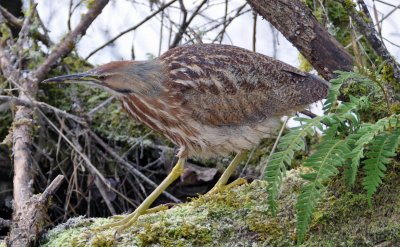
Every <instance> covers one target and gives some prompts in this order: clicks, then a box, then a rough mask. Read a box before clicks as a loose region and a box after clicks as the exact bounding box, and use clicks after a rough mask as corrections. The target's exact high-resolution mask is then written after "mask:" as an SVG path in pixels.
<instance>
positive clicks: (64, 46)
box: [34, 0, 109, 81]
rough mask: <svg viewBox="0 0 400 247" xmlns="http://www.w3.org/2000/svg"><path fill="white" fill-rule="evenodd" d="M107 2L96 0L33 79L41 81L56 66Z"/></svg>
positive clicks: (107, 0) (105, 0) (106, 0)
mask: <svg viewBox="0 0 400 247" xmlns="http://www.w3.org/2000/svg"><path fill="white" fill-rule="evenodd" d="M108 2H109V0H97V1H95V2H94V4H93V6H92V7H91V8H90V9H89V11H88V12H87V13H86V14H85V15H84V16H83V17H82V18H81V21H80V22H79V24H78V25H77V26H76V28H75V29H74V30H73V31H72V32H70V33H69V34H68V35H67V36H66V37H65V38H64V39H63V40H62V42H61V43H59V44H58V45H57V46H56V48H55V49H54V50H53V51H52V52H51V53H50V55H49V56H48V57H47V59H46V61H44V62H43V63H42V64H41V65H40V67H39V68H38V69H37V70H36V71H35V74H34V75H35V78H36V80H37V81H42V80H43V79H44V78H45V76H46V74H47V73H48V72H49V71H50V70H51V68H52V66H53V65H55V64H56V62H57V60H58V59H60V58H62V57H64V56H66V55H67V54H68V53H70V52H71V51H72V49H73V48H74V47H75V44H76V42H77V41H79V39H80V38H81V37H82V36H83V35H84V34H85V33H86V30H87V29H88V28H89V26H90V24H92V22H93V21H94V19H96V17H97V16H98V15H99V14H100V13H101V11H102V10H103V8H104V7H105V6H106V5H107V3H108Z"/></svg>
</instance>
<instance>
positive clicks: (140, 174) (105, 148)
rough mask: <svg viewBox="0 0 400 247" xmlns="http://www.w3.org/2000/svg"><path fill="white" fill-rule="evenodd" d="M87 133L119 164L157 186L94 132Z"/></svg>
mask: <svg viewBox="0 0 400 247" xmlns="http://www.w3.org/2000/svg"><path fill="white" fill-rule="evenodd" d="M89 134H90V136H91V137H93V139H94V140H95V141H96V142H97V143H98V144H100V146H102V147H103V148H104V150H105V151H106V152H107V153H109V154H110V155H111V156H112V157H114V159H116V160H117V161H118V162H119V163H120V164H121V165H123V166H124V167H125V168H126V169H127V170H128V171H129V172H132V173H133V174H135V175H136V176H138V177H140V178H141V179H143V181H145V182H146V183H147V184H149V185H150V186H152V187H153V188H157V187H158V185H157V184H156V183H154V182H153V181H151V180H150V179H149V178H148V177H146V175H144V174H143V173H142V172H140V171H139V170H138V169H136V168H135V167H133V166H132V165H131V164H129V162H127V161H126V160H124V159H123V158H121V156H119V155H118V154H117V153H116V152H115V151H114V150H113V149H112V148H111V147H110V146H108V145H107V144H106V143H105V142H104V141H103V140H102V139H101V138H100V137H99V136H97V135H96V133H94V132H92V131H90V130H89ZM163 194H164V195H165V196H166V197H168V198H169V199H170V200H172V201H174V202H181V200H179V199H178V198H176V197H175V196H173V195H171V194H170V193H168V192H166V191H164V192H163Z"/></svg>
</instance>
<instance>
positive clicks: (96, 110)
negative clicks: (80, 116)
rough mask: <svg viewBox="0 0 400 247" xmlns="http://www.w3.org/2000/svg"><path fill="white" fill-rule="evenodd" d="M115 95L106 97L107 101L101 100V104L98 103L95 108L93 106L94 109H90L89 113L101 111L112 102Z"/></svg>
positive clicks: (90, 114) (91, 114)
mask: <svg viewBox="0 0 400 247" xmlns="http://www.w3.org/2000/svg"><path fill="white" fill-rule="evenodd" d="M114 99H115V98H114V96H111V97H110V98H108V99H106V100H105V101H103V102H101V103H100V104H99V105H97V106H96V107H95V108H93V109H92V110H90V111H89V112H88V113H87V115H88V116H89V117H90V116H93V115H94V114H95V113H96V112H98V111H100V110H101V109H103V108H105V107H107V106H108V105H109V104H111V102H112V101H113V100H114Z"/></svg>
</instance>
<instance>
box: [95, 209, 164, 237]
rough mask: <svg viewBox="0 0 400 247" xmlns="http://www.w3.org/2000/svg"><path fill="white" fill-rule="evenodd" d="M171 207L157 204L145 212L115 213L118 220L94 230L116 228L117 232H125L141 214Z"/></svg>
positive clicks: (114, 217) (113, 217)
mask: <svg viewBox="0 0 400 247" xmlns="http://www.w3.org/2000/svg"><path fill="white" fill-rule="evenodd" d="M168 208H169V207H168V206H166V205H159V206H156V207H154V208H149V209H147V210H145V211H144V212H138V211H134V212H133V213H131V214H128V215H115V216H112V217H111V218H112V219H115V220H117V221H116V222H112V223H109V224H106V225H103V226H98V227H96V228H94V229H93V230H94V231H105V230H108V229H111V228H115V230H116V233H120V232H123V231H124V230H126V229H128V228H129V227H131V226H133V225H134V224H135V223H136V222H137V220H138V218H139V216H141V215H145V214H151V213H156V212H160V211H164V210H167V209H168Z"/></svg>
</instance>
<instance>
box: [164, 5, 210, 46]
mask: <svg viewBox="0 0 400 247" xmlns="http://www.w3.org/2000/svg"><path fill="white" fill-rule="evenodd" d="M206 2H207V0H203V1H202V2H201V3H200V5H199V6H198V7H197V9H196V10H195V11H194V12H193V14H192V15H191V17H190V18H189V20H188V21H186V15H187V13H186V12H185V11H186V9H185V8H184V5H183V2H182V5H181V9H182V7H183V9H182V11H183V13H184V18H183V21H182V25H181V26H180V28H179V31H178V33H177V34H176V35H175V38H174V41H173V42H172V44H171V45H170V47H169V48H173V47H176V46H177V45H178V44H179V42H180V41H181V40H182V37H183V34H184V33H185V31H186V29H187V28H188V26H189V25H190V23H191V22H192V21H193V19H194V18H195V17H196V16H197V14H198V13H199V11H200V9H201V8H202V7H203V5H204V4H205V3H206Z"/></svg>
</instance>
